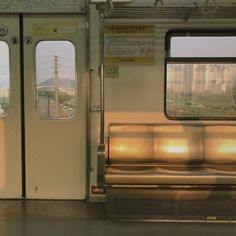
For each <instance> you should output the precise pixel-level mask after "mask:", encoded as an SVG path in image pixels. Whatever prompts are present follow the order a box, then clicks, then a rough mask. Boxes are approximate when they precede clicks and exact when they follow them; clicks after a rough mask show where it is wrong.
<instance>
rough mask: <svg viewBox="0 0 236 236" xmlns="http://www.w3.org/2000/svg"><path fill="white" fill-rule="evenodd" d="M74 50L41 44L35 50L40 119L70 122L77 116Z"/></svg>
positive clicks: (53, 43)
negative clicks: (69, 119) (66, 120)
mask: <svg viewBox="0 0 236 236" xmlns="http://www.w3.org/2000/svg"><path fill="white" fill-rule="evenodd" d="M75 65H76V58H75V46H74V45H73V44H72V43H71V42H70V41H62V40H59V41H51V40H50V41H40V42H39V43H38V44H37V46H36V109H37V114H38V115H39V117H40V118H44V119H68V118H71V117H73V116H74V115H75V113H76V69H75V68H76V67H75Z"/></svg>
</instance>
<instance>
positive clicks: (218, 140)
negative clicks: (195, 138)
mask: <svg viewBox="0 0 236 236" xmlns="http://www.w3.org/2000/svg"><path fill="white" fill-rule="evenodd" d="M203 147H204V148H203V153H204V162H205V163H218V164H219V163H221V164H222V163H224V164H236V126H231V125H216V126H206V127H204V138H203Z"/></svg>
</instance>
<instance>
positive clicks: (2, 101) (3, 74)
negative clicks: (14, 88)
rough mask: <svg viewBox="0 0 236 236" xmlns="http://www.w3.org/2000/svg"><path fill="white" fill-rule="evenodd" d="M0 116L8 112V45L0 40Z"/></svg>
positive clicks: (2, 116)
mask: <svg viewBox="0 0 236 236" xmlns="http://www.w3.org/2000/svg"><path fill="white" fill-rule="evenodd" d="M0 55H1V56H0V118H4V117H6V116H7V115H8V113H9V106H10V104H9V88H10V82H9V81H10V73H9V47H8V45H7V43H5V42H3V41H0Z"/></svg>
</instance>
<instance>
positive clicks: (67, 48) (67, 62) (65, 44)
mask: <svg viewBox="0 0 236 236" xmlns="http://www.w3.org/2000/svg"><path fill="white" fill-rule="evenodd" d="M54 56H59V57H60V59H59V65H60V68H59V77H61V78H68V79H71V80H74V79H75V74H76V70H75V47H74V45H73V44H72V43H71V42H69V41H41V42H39V43H38V44H37V46H36V78H37V83H40V82H42V81H44V80H47V79H49V78H51V77H52V75H53V68H52V67H53V61H52V59H53V57H54ZM2 85H4V86H6V87H9V46H8V44H7V43H5V42H3V41H0V86H2Z"/></svg>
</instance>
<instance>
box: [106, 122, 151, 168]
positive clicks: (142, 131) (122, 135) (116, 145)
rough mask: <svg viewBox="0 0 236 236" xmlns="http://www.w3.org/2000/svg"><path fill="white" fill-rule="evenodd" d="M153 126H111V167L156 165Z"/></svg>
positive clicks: (109, 161)
mask: <svg viewBox="0 0 236 236" xmlns="http://www.w3.org/2000/svg"><path fill="white" fill-rule="evenodd" d="M153 142H154V139H153V126H152V125H111V126H110V140H109V158H108V163H109V165H113V164H128V163H133V164H139V163H154V144H153Z"/></svg>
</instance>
